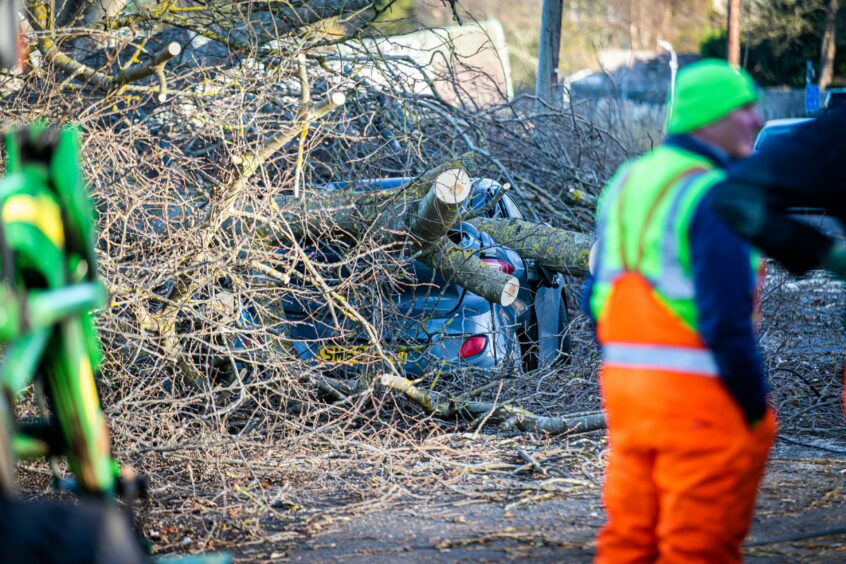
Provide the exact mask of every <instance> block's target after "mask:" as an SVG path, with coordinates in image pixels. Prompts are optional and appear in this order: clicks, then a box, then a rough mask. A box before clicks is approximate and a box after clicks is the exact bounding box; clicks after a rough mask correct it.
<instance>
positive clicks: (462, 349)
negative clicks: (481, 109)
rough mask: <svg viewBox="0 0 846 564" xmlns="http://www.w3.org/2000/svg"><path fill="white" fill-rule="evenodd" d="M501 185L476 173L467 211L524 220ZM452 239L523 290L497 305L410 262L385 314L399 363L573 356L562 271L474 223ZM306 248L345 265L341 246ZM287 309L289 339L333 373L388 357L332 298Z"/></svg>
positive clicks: (529, 361)
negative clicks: (338, 311)
mask: <svg viewBox="0 0 846 564" xmlns="http://www.w3.org/2000/svg"><path fill="white" fill-rule="evenodd" d="M408 180H410V179H408V178H392V179H381V180H378V181H368V182H367V184H362V189H367V190H374V189H391V188H396V187H398V186H401V185H402V184H404V183H406V182H407V181H408ZM347 187H348V184H347V183H339V184H335V185H330V186H329V187H328V189H330V190H331V189H341V188H347ZM355 189H359V188H358V186H356V188H355ZM500 190H502V187H501V186H500V185H499V184H498V183H497V182H495V181H492V180H489V179H473V180H472V192H471V195H470V197H469V198H468V200H467V203H466V209H465V211H472V210H476V211H481V210H485V212H484V213H485V215H487V216H488V217H491V218H517V219H523V218H524V216H523V213H522V212H521V210H520V208H519V207H518V205H517V204H516V202H515V201H514V199H513V198H512V197H511V196H510V195H508V194H507V193H505V194H501V195H499V197H498V198H497V194H498V192H499V191H500ZM449 237H450V238H451V239H452V240H453V242H455V243H456V244H457V245H458V246H459V247H461V248H464V249H472V250H474V251H476V252H477V253H478V256H479V258H481V260H482V261H483V262H485V263H487V264H488V265H489V266H490V267H491V268H496V269H498V270H500V271H502V272H505V273H508V274H512V275H513V276H515V277H516V278H517V279H518V280H519V282H520V292H519V295H518V297H517V299H516V300H515V302H514V303H513V304H511V305H509V306H506V307H504V306H501V305H498V304H491V303H489V302H488V301H486V300H485V299H483V298H481V297H479V296H477V295H475V294H473V293H471V292H469V291H467V290H465V289H464V288H462V287H460V286H458V285H456V284H453V283H451V282H450V281H448V280H446V279H444V278H443V276H441V275H440V274H439V273H438V272H435V271H433V270H432V269H431V268H429V267H428V266H426V265H425V264H423V263H422V262H420V261H417V260H412V261H411V264H410V265H409V271H410V274H411V276H410V278H411V279H412V281H413V282H414V283H408V284H403V285H401V286H400V289H399V290H398V291H396V292H394V293H392V294H391V301H390V303H389V304H387V305H388V306H389V308H388V309H390V312H389V313H388V314H385V313H383V312H380V318H381V320H382V323H380V326H379V329H380V331H381V342H382V343H383V347H384V349H385V350H386V351H387V353H388V355H389V356H390V357H391V358H392V360H393V362H395V363H396V365H398V367H399V368H401V369H402V370H403V371H404V372H406V373H408V374H409V375H412V376H417V375H422V374H426V373H431V372H457V371H462V370H465V371H466V370H472V371H481V372H494V371H499V370H501V369H503V368H505V367H507V366H515V367H516V366H520V367H521V368H522V369H523V370H533V369H535V368H538V367H539V366H546V365H549V364H551V363H552V362H554V361H556V360H558V359H559V358H561V357H562V356H564V357H565V358H566V355H567V353H568V352H569V338H568V335H567V333H568V325H569V317H568V313H567V305H566V294H565V287H564V277H563V276H562V275H561V274H560V273H553V272H550V271H548V270H546V269H545V268H543V267H541V266H539V265H537V264H535V263H534V261H530V260H526V259H523V258H522V257H521V256H520V255H519V254H518V253H517V252H515V251H514V250H512V249H509V248H508V247H505V246H502V245H499V244H498V243H497V242H496V241H494V240H493V239H492V238H491V237H490V236H489V235H488V234H487V233H483V232H481V231H479V230H478V229H476V228H475V227H474V226H472V225H470V224H469V223H459V224H457V225H456V227H455V228H454V229H453V230H452V231H451V232H450V234H449ZM306 252H307V253H309V254H310V255H311V256H312V257H314V259H315V260H316V261H317V262H320V263H322V264H335V263H337V264H343V263H344V260H343V256H342V252H341V251H340V250H338V249H336V248H333V246H332V245H323V246H321V247H320V248H310V249H306ZM339 275H340V276H344V275H345V274H344V273H343V272H340V273H339ZM384 305H385V304H382V306H381V307H383V308H384ZM283 309H284V315H285V318H286V320H287V321H288V332H287V337H288V339H289V341H290V342H291V343H292V344H293V347H294V349H295V351H296V353H297V355H298V356H299V357H300V358H301V359H303V360H306V361H308V362H310V363H312V364H314V365H316V366H318V367H321V368H322V369H326V370H328V371H332V372H350V371H361V370H366V369H367V368H368V367H370V366H376V365H378V364H380V363H382V362H384V359H383V358H381V357H379V356H378V355H376V354H375V351H374V350H373V348H372V347H371V344H370V339H369V338H368V335H367V333H366V332H365V330H364V329H363V328H362V327H360V325H359V324H357V322H355V321H354V320H351V319H347V318H344V317H343V316H332V315H330V312H329V311H328V308H326V307H325V303H320V302H318V301H310V300H303V299H295V298H294V297H293V296H291V297H286V298H284V300H283ZM241 323H242V325H243V326H245V327H250V326H255V325H256V324H257V323H258V321H257V319H256V316H255V312H254V311H253V310H252V309H250V308H244V310H243V311H242V320H241ZM236 345H241V346H244V343H237V344H236Z"/></svg>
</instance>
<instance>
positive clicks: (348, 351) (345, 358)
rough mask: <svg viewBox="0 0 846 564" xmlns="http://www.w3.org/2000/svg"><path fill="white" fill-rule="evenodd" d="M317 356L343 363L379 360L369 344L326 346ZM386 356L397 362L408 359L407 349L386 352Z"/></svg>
mask: <svg viewBox="0 0 846 564" xmlns="http://www.w3.org/2000/svg"><path fill="white" fill-rule="evenodd" d="M318 356H319V357H320V359H321V360H324V361H326V362H334V363H336V364H345V365H355V364H372V363H374V362H378V361H380V360H381V358H380V357H379V355H378V354H377V352H376V350H375V349H374V348H373V347H372V346H370V345H356V346H352V347H347V346H342V345H334V346H327V347H323V348H322V349H320V352H319V353H318ZM388 356H389V358H390V357H392V358H394V359H396V360H397V361H399V362H405V361H407V360H408V351H393V352H388Z"/></svg>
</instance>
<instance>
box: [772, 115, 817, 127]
mask: <svg viewBox="0 0 846 564" xmlns="http://www.w3.org/2000/svg"><path fill="white" fill-rule="evenodd" d="M813 119H814V118H782V119H771V120H768V121H767V123H765V124H764V129H766V128H768V127H780V126H784V125H798V124H800V123H805V122H806V121H811V120H813Z"/></svg>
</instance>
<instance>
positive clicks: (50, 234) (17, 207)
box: [3, 194, 65, 247]
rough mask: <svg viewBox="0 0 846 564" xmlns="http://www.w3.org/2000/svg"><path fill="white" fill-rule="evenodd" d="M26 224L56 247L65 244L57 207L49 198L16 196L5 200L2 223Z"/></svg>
mask: <svg viewBox="0 0 846 564" xmlns="http://www.w3.org/2000/svg"><path fill="white" fill-rule="evenodd" d="M15 222H17V223H27V224H29V225H32V226H34V227H35V228H36V229H38V230H39V231H41V232H42V233H43V234H44V235H45V236H46V237H47V238H48V239H49V240H50V242H51V243H53V244H54V245H56V247H63V246H64V244H65V232H64V230H63V229H62V214H61V211H60V210H59V205H58V204H57V203H56V201H55V200H53V198H51V197H49V196H30V195H29V194H18V195H16V196H12V197H10V198H9V199H8V200H6V203H5V205H4V206H3V223H15Z"/></svg>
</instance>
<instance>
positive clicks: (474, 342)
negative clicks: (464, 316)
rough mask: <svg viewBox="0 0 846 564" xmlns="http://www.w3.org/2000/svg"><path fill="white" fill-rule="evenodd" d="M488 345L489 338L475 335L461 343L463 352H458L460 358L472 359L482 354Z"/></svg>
mask: <svg viewBox="0 0 846 564" xmlns="http://www.w3.org/2000/svg"><path fill="white" fill-rule="evenodd" d="M487 344H488V338H487V337H485V336H484V335H473V336H472V337H470V338H469V339H467V340H466V341H464V342H463V343H461V350H459V351H458V356H459V357H460V358H470V357H471V356H476V355H477V354H481V353H482V351H483V350H485V345H487Z"/></svg>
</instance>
